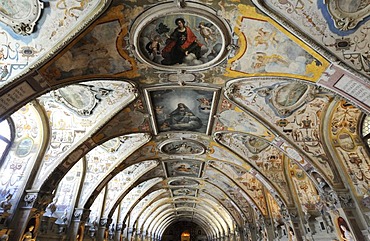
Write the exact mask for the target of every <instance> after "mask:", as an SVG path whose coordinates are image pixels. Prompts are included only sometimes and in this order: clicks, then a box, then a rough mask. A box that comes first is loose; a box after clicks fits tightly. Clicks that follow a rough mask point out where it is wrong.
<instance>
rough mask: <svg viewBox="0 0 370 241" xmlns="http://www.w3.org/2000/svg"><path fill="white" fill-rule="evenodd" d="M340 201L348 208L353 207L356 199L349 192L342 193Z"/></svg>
mask: <svg viewBox="0 0 370 241" xmlns="http://www.w3.org/2000/svg"><path fill="white" fill-rule="evenodd" d="M338 197H339V203H340V205H341V206H342V207H347V208H353V207H354V206H355V205H354V201H353V199H352V197H351V195H350V194H349V193H341V194H339V196H338Z"/></svg>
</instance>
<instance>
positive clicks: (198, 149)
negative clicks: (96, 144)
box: [161, 140, 205, 155]
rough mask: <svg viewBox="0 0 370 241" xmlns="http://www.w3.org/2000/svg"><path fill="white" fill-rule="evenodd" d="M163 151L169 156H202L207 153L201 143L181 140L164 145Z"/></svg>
mask: <svg viewBox="0 0 370 241" xmlns="http://www.w3.org/2000/svg"><path fill="white" fill-rule="evenodd" d="M161 151H162V152H164V153H166V154H169V155H173V154H182V155H200V154H202V153H203V152H204V151H205V149H204V147H203V146H202V145H201V144H200V143H197V142H194V141H186V140H184V141H183V140H179V141H173V142H171V143H167V144H165V145H163V146H162V148H161Z"/></svg>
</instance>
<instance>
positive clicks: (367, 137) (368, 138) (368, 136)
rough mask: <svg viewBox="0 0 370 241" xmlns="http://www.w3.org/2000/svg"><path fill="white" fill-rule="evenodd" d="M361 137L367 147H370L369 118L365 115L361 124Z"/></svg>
mask: <svg viewBox="0 0 370 241" xmlns="http://www.w3.org/2000/svg"><path fill="white" fill-rule="evenodd" d="M362 137H363V140H364V141H365V143H367V145H368V147H370V116H369V115H367V116H366V117H365V118H364V120H363V122H362Z"/></svg>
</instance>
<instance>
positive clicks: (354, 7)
mask: <svg viewBox="0 0 370 241" xmlns="http://www.w3.org/2000/svg"><path fill="white" fill-rule="evenodd" d="M325 4H326V5H327V7H328V11H329V14H330V15H331V16H332V18H333V20H334V25H335V27H336V28H338V29H339V30H342V31H346V30H350V29H353V28H355V27H356V26H357V24H358V23H359V22H361V21H362V20H364V18H366V17H368V16H369V15H370V5H369V4H368V1H365V0H355V1H340V0H327V1H325Z"/></svg>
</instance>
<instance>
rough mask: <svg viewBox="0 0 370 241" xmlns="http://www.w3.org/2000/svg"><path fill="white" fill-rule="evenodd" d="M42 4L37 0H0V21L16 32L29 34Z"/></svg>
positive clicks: (39, 13)
mask: <svg viewBox="0 0 370 241" xmlns="http://www.w3.org/2000/svg"><path fill="white" fill-rule="evenodd" d="M43 6H44V5H43V3H42V2H40V1H39V0H17V1H15V0H8V1H0V21H1V22H3V23H5V24H6V25H8V26H10V27H11V28H13V30H14V32H15V33H17V34H21V35H29V34H31V33H32V32H33V28H34V26H35V24H36V22H37V20H38V19H39V18H40V15H41V11H42V8H43Z"/></svg>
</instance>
